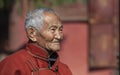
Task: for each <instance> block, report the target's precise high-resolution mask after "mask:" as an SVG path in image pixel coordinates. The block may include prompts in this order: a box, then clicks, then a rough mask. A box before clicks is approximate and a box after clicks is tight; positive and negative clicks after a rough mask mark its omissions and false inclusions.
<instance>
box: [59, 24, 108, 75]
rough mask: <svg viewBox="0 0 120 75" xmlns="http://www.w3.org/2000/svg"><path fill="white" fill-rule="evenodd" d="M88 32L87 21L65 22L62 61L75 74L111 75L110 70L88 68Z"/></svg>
mask: <svg viewBox="0 0 120 75" xmlns="http://www.w3.org/2000/svg"><path fill="white" fill-rule="evenodd" d="M88 32H89V31H88V25H87V24H86V23H64V41H63V44H62V50H61V51H60V52H59V54H60V58H61V61H62V62H64V63H65V64H67V65H68V66H69V68H70V69H71V71H72V73H73V75H110V70H97V71H94V72H90V71H89V70H88V69H89V67H88V66H89V65H88V59H89V57H88V50H89V49H88V40H89V39H88Z"/></svg>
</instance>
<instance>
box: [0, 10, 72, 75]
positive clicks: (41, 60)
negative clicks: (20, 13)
mask: <svg viewBox="0 0 120 75" xmlns="http://www.w3.org/2000/svg"><path fill="white" fill-rule="evenodd" d="M25 28H26V34H27V37H28V38H29V41H28V43H27V44H26V46H25V48H23V49H22V50H19V51H18V52H16V53H14V54H12V55H10V56H8V57H7V58H6V59H5V60H3V61H2V62H1V63H0V75H72V73H71V71H70V70H69V68H68V67H67V66H66V65H65V64H63V63H61V62H60V61H59V56H58V54H57V51H59V50H60V43H61V40H62V39H63V32H62V31H63V25H62V23H61V21H60V18H59V16H58V15H57V13H56V12H55V11H54V10H52V9H49V8H40V9H36V10H33V11H31V12H30V13H29V14H28V15H27V16H26V22H25Z"/></svg>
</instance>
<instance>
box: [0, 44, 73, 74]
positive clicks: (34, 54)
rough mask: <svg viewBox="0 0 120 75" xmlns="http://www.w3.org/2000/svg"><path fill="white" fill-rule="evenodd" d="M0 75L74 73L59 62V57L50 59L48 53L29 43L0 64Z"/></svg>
mask: <svg viewBox="0 0 120 75" xmlns="http://www.w3.org/2000/svg"><path fill="white" fill-rule="evenodd" d="M53 56H54V55H53ZM51 61H53V62H51ZM51 63H52V65H51ZM0 75H72V73H71V71H70V70H69V68H68V67H67V66H66V65H65V64H63V63H61V62H60V61H59V57H57V58H50V56H48V54H47V52H45V51H44V50H42V49H40V48H39V47H37V46H35V45H34V44H32V43H29V44H27V45H26V47H25V48H24V49H22V50H20V51H18V52H16V53H14V54H12V55H10V56H8V57H7V58H6V59H5V60H3V61H2V62H0Z"/></svg>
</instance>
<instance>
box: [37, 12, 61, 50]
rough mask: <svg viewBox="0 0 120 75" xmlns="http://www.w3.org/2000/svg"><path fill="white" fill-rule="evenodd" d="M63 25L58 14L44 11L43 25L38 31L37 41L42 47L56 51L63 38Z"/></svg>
mask: <svg viewBox="0 0 120 75" xmlns="http://www.w3.org/2000/svg"><path fill="white" fill-rule="evenodd" d="M62 30H63V25H62V24H61V21H60V19H59V17H58V16H56V15H55V14H52V13H45V18H44V25H43V27H42V28H41V30H40V31H39V32H38V34H39V35H38V36H37V38H36V39H37V43H38V45H39V46H41V47H42V48H44V49H47V50H52V51H58V50H60V43H61V40H62V39H63V32H62Z"/></svg>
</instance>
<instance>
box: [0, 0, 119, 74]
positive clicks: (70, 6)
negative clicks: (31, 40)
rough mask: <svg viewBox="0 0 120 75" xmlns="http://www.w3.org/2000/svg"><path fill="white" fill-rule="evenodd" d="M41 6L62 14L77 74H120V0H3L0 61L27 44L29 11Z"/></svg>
mask: <svg viewBox="0 0 120 75" xmlns="http://www.w3.org/2000/svg"><path fill="white" fill-rule="evenodd" d="M40 7H50V8H53V9H54V10H56V11H57V12H58V13H59V14H60V17H61V20H62V22H63V25H64V35H65V37H64V40H63V43H62V50H61V51H60V52H59V55H60V58H61V61H62V62H64V63H65V64H67V65H68V66H69V67H70V69H71V71H72V73H73V75H119V71H118V70H119V67H118V63H119V0H0V61H2V60H3V59H4V58H5V57H7V56H9V55H10V54H12V53H14V52H16V51H18V50H19V49H20V48H22V47H23V46H24V45H25V44H26V43H27V41H28V39H27V37H26V34H25V30H24V22H25V16H26V13H27V12H29V11H31V10H33V9H35V8H40Z"/></svg>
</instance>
